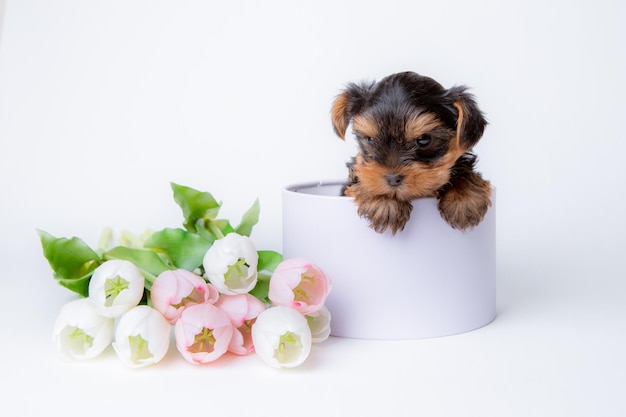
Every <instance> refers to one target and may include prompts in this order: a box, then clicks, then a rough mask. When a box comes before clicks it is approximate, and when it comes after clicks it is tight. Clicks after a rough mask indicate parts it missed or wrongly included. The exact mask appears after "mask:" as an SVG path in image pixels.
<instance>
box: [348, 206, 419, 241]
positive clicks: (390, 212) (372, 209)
mask: <svg viewBox="0 0 626 417" xmlns="http://www.w3.org/2000/svg"><path fill="white" fill-rule="evenodd" d="M357 202H358V204H359V215H360V216H362V217H365V218H367V219H368V220H369V223H370V227H371V228H372V229H374V230H375V231H376V232H378V233H383V232H384V231H385V230H387V229H390V230H391V233H392V234H394V235H395V234H396V232H397V231H399V230H402V229H404V226H405V225H406V222H408V221H409V217H410V216H411V210H412V209H413V206H412V205H411V203H409V202H406V201H398V200H394V199H389V198H385V197H373V198H368V199H365V200H362V201H357Z"/></svg>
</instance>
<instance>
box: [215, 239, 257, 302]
mask: <svg viewBox="0 0 626 417" xmlns="http://www.w3.org/2000/svg"><path fill="white" fill-rule="evenodd" d="M258 262H259V254H258V253H257V251H256V248H255V246H254V244H253V243H252V240H251V239H250V238H249V237H247V236H243V235H239V234H237V233H229V234H227V235H226V236H224V237H223V238H221V239H218V240H216V241H215V242H214V243H213V245H212V246H211V247H210V248H209V250H208V251H207V253H206V255H205V256H204V260H203V265H204V272H205V273H206V276H207V278H208V279H209V281H210V282H211V284H213V285H214V286H215V287H216V288H217V289H218V291H219V292H220V293H221V294H228V295H235V294H245V293H248V292H250V290H252V289H253V288H254V286H255V285H256V283H257V266H258Z"/></svg>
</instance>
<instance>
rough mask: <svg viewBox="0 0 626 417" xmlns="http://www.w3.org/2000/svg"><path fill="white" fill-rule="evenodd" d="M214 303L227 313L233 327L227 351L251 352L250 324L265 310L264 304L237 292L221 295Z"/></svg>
mask: <svg viewBox="0 0 626 417" xmlns="http://www.w3.org/2000/svg"><path fill="white" fill-rule="evenodd" d="M215 305H216V306H217V307H219V308H220V309H222V310H223V311H224V312H225V313H226V314H227V315H228V317H229V318H230V321H231V323H232V325H233V326H234V327H235V329H234V332H233V338H232V339H231V342H230V346H229V348H228V351H229V352H232V353H235V354H237V355H247V354H248V353H250V352H252V351H253V350H254V344H253V343H252V325H253V324H254V322H255V321H256V318H257V316H258V315H259V314H260V313H261V312H262V311H263V310H265V304H263V302H261V301H260V300H259V299H258V298H256V297H254V296H252V295H250V294H237V295H222V296H221V297H220V298H219V300H217V302H216V303H215Z"/></svg>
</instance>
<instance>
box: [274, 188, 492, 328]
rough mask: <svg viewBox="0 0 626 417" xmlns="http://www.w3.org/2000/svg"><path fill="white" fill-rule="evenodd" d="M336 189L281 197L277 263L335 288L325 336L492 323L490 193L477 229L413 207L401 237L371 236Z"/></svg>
mask: <svg viewBox="0 0 626 417" xmlns="http://www.w3.org/2000/svg"><path fill="white" fill-rule="evenodd" d="M343 184H344V183H343V182H342V181H320V182H312V183H304V184H295V185H290V186H288V187H286V188H285V189H283V193H282V207H283V256H284V257H285V259H287V258H292V257H305V258H307V259H309V260H310V261H311V262H313V263H314V264H316V265H318V266H319V267H320V268H322V269H323V270H324V271H325V272H326V274H327V275H328V276H329V277H330V279H331V280H332V291H331V293H330V295H329V297H328V299H327V301H326V306H327V307H328V309H329V310H330V313H331V315H332V321H331V329H332V330H331V335H333V336H338V337H349V338H359V339H421V338H431V337H440V336H448V335H453V334H458V333H463V332H467V331H470V330H474V329H477V328H480V327H482V326H485V325H486V324H488V323H490V322H491V321H492V320H494V318H495V316H496V276H495V255H496V246H495V243H496V242H495V241H496V234H495V232H496V218H495V214H496V200H495V197H496V193H495V189H493V190H492V206H491V207H490V209H489V211H488V212H487V215H486V216H485V218H484V219H483V221H482V222H481V223H480V224H479V225H478V226H476V227H474V228H473V229H470V230H467V231H459V230H455V229H453V228H451V227H450V226H449V225H448V224H447V223H446V222H445V221H444V220H443V218H442V217H441V215H440V214H439V210H438V209H437V199H435V198H421V199H416V200H414V201H413V211H412V212H411V218H410V220H409V222H408V223H407V224H406V226H405V228H404V230H402V231H399V232H397V233H396V234H395V235H393V234H392V233H391V232H389V231H387V232H385V233H377V232H375V231H374V230H372V229H371V228H370V227H369V225H368V221H367V219H364V218H361V217H360V216H359V215H358V212H357V210H358V207H357V205H356V203H355V202H354V200H353V199H352V198H351V197H347V196H342V195H341V188H342V186H343Z"/></svg>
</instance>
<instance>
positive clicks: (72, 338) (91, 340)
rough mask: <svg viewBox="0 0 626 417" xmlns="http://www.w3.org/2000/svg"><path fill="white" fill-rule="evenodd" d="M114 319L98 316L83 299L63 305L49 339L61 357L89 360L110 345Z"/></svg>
mask: <svg viewBox="0 0 626 417" xmlns="http://www.w3.org/2000/svg"><path fill="white" fill-rule="evenodd" d="M114 325H115V320H114V319H112V318H107V317H103V316H101V315H100V314H98V312H97V310H96V308H95V307H94V305H93V303H91V301H90V300H89V299H87V298H81V299H78V300H74V301H70V302H69V303H67V304H65V305H64V306H63V307H62V308H61V311H60V312H59V315H58V316H57V319H56V323H55V325H54V332H53V340H54V342H55V344H56V345H57V347H58V349H59V350H60V351H61V353H63V354H64V355H65V356H67V357H69V358H74V359H91V358H94V357H96V356H98V355H99V354H100V353H102V352H103V351H104V349H106V348H107V347H108V346H109V344H110V343H111V339H112V338H113V327H114Z"/></svg>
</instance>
